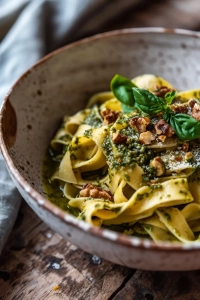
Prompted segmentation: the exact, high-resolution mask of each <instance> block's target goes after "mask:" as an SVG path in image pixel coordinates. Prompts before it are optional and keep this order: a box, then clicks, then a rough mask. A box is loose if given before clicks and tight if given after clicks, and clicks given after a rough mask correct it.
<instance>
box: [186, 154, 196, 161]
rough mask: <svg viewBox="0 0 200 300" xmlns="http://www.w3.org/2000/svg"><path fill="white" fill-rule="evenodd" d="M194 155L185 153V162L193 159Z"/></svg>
mask: <svg viewBox="0 0 200 300" xmlns="http://www.w3.org/2000/svg"><path fill="white" fill-rule="evenodd" d="M193 157H194V155H193V154H192V152H187V153H186V154H185V160H186V161H191V160H192V159H193Z"/></svg>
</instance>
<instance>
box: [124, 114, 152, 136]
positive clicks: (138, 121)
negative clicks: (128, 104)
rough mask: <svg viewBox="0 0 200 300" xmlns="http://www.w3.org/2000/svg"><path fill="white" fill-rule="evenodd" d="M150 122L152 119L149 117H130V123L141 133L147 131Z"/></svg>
mask: <svg viewBox="0 0 200 300" xmlns="http://www.w3.org/2000/svg"><path fill="white" fill-rule="evenodd" d="M150 122H151V121H150V119H149V118H147V117H134V118H132V119H130V122H129V124H130V125H131V127H132V128H134V129H135V131H136V132H140V133H141V132H144V131H146V128H147V125H149V124H150Z"/></svg>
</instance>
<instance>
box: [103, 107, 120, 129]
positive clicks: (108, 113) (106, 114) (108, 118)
mask: <svg viewBox="0 0 200 300" xmlns="http://www.w3.org/2000/svg"><path fill="white" fill-rule="evenodd" d="M101 115H102V117H103V118H104V124H106V125H107V124H112V123H114V122H115V121H116V120H117V118H118V116H119V112H116V111H114V110H111V109H109V108H105V109H103V110H102V111H101Z"/></svg>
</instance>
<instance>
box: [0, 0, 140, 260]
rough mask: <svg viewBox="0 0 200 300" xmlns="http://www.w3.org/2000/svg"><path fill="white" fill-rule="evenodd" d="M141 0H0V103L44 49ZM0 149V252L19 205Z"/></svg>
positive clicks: (97, 27)
mask: <svg viewBox="0 0 200 300" xmlns="http://www.w3.org/2000/svg"><path fill="white" fill-rule="evenodd" d="M139 3H141V0H125V1H122V0H115V1H107V0H0V42H1V43H0V105H1V103H2V101H3V98H4V97H5V96H6V93H7V92H8V91H9V89H10V87H11V85H12V84H13V83H14V82H15V80H16V79H17V78H18V77H19V76H20V75H21V74H22V73H23V72H24V71H26V69H28V68H29V67H30V66H31V65H33V64H34V63H35V62H36V61H37V60H39V59H40V58H41V57H43V56H44V55H46V54H47V53H49V52H51V51H53V50H55V49H57V48H59V47H61V46H63V45H66V44H68V43H70V42H72V41H75V40H78V39H81V38H83V37H86V36H90V35H93V34H95V33H99V32H102V31H104V28H105V25H106V24H108V22H111V21H112V20H113V21H114V22H116V20H117V19H116V18H117V17H119V18H120V16H121V15H122V14H123V12H124V11H126V10H128V9H129V8H131V9H132V8H134V7H135V6H136V5H137V4H139ZM20 199H21V197H20V195H19V193H18V192H17V190H16V188H15V186H14V184H13V182H12V180H11V178H10V176H9V174H8V172H7V170H6V167H5V164H4V162H3V158H2V156H1V154H0V254H1V251H2V248H3V245H4V244H5V242H6V240H7V237H8V235H9V233H10V231H11V229H12V226H13V224H14V222H15V219H16V216H17V212H18V209H19V206H20Z"/></svg>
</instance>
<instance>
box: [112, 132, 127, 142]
mask: <svg viewBox="0 0 200 300" xmlns="http://www.w3.org/2000/svg"><path fill="white" fill-rule="evenodd" d="M112 140H113V143H114V144H126V141H127V136H125V135H122V134H121V133H120V132H119V130H117V131H116V132H114V133H113V135H112Z"/></svg>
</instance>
